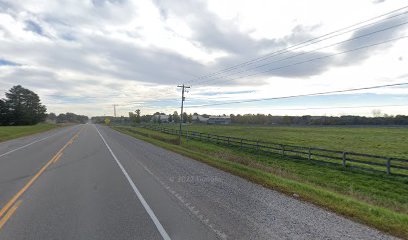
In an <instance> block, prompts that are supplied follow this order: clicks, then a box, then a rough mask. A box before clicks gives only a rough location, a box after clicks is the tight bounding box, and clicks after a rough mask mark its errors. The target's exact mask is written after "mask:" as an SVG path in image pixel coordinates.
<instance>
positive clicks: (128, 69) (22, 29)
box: [0, 0, 408, 116]
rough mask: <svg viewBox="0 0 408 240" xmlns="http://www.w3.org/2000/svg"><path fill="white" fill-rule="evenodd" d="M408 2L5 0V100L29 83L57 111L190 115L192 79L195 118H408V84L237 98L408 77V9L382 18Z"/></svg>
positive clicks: (1, 12)
mask: <svg viewBox="0 0 408 240" xmlns="http://www.w3.org/2000/svg"><path fill="white" fill-rule="evenodd" d="M407 6H408V3H407V2H406V1H404V0H392V1H391V0H359V1H354V0H344V1H325V0H309V1H301V0H297V1H294V0H279V1H268V0H251V1H248V0H246V1H245V0H235V1H226V0H208V1H200V0H197V1H187V0H186V1H176V0H168V1H166V0H152V1H147V0H137V1H130V0H77V1H74V0H53V1H45V0H44V1H42V0H21V1H15V0H10V1H9V0H0V97H4V92H5V91H7V90H8V89H10V88H11V87H12V86H14V85H22V86H23V87H26V88H29V89H30V90H33V91H35V92H36V93H37V94H38V95H39V96H40V98H41V99H42V102H43V103H44V104H45V105H46V106H47V108H48V112H55V113H61V112H74V113H78V114H85V115H88V116H98V115H107V116H108V115H113V105H114V104H116V105H117V107H116V109H117V114H118V115H123V116H127V115H128V112H129V111H135V110H136V109H141V111H142V114H151V113H154V112H165V113H171V112H173V111H179V110H180V98H181V89H180V88H178V87H177V86H178V85H180V84H183V83H185V84H186V85H188V86H190V87H191V88H190V89H188V92H186V93H185V96H186V101H185V106H186V111H187V112H189V113H193V112H197V113H201V114H203V113H207V114H231V113H233V114H245V113H254V114H256V113H264V114H273V115H333V116H339V115H348V114H354V115H365V116H370V115H372V111H373V110H374V109H379V110H381V112H382V113H387V114H391V115H397V114H405V115H408V85H405V86H399V87H389V88H378V89H371V90H364V91H354V92H347V93H341V94H327V95H321V96H313V97H297V98H291V99H280V100H271V101H258V102H251V103H235V104H228V103H229V102H231V101H234V102H235V101H245V100H252V99H260V98H273V97H284V96H291V95H299V94H308V93H316V92H326V91H335V90H344V89H350V88H361V87H370V86H377V85H385V84H395V83H403V82H408V67H407V61H408V48H407V46H408V38H407V37H406V36H408V12H407V11H408V8H404V9H401V10H399V11H395V12H393V13H391V14H387V15H384V16H383V17H378V16H381V15H383V14H386V13H389V12H391V11H394V10H396V9H400V8H403V7H407ZM375 17H378V18H375ZM369 19H371V20H369ZM366 20H367V21H366ZM368 20H369V21H368ZM361 22H364V23H361ZM357 23H361V24H359V25H355V24H357ZM352 25H354V26H353V27H349V26H352ZM346 27H349V28H346ZM339 29H343V30H342V31H338V32H335V33H334V34H332V35H326V37H323V38H318V37H320V36H322V35H325V34H327V33H332V32H333V31H336V30H339ZM315 38H318V41H313V42H309V43H310V44H304V45H299V44H300V43H302V42H305V41H308V40H310V39H315ZM296 46H297V47H296ZM243 63H244V64H243ZM239 64H241V65H239ZM234 66H235V67H234ZM221 103H225V104H224V105H220V104H221ZM212 104H216V105H213V106H211V105H212ZM201 105H206V106H201Z"/></svg>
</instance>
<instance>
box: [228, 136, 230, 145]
mask: <svg viewBox="0 0 408 240" xmlns="http://www.w3.org/2000/svg"><path fill="white" fill-rule="evenodd" d="M229 145H230V137H228V146H229Z"/></svg>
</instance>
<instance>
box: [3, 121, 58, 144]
mask: <svg viewBox="0 0 408 240" xmlns="http://www.w3.org/2000/svg"><path fill="white" fill-rule="evenodd" d="M56 127H58V125H56V124H49V123H39V124H37V125H30V126H0V142H3V141H7V140H11V139H14V138H19V137H24V136H28V135H32V134H35V133H40V132H45V131H48V130H51V129H53V128H56Z"/></svg>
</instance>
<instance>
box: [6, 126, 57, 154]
mask: <svg viewBox="0 0 408 240" xmlns="http://www.w3.org/2000/svg"><path fill="white" fill-rule="evenodd" d="M59 133H61V132H56V133H54V134H52V135H50V136H48V137H45V138H41V139H38V140H35V141H34V142H30V143H29V144H26V145H24V146H21V147H18V148H16V149H13V150H10V151H8V152H6V153H3V154H1V155H0V158H1V157H4V156H6V155H8V154H10V153H13V152H15V151H18V150H20V149H23V148H26V147H28V146H31V145H33V144H35V143H38V142H42V141H44V140H46V139H48V138H51V137H53V136H55V135H57V134H59Z"/></svg>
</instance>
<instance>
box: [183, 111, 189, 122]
mask: <svg viewBox="0 0 408 240" xmlns="http://www.w3.org/2000/svg"><path fill="white" fill-rule="evenodd" d="M187 119H188V115H187V113H186V112H184V113H183V123H186V122H187Z"/></svg>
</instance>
